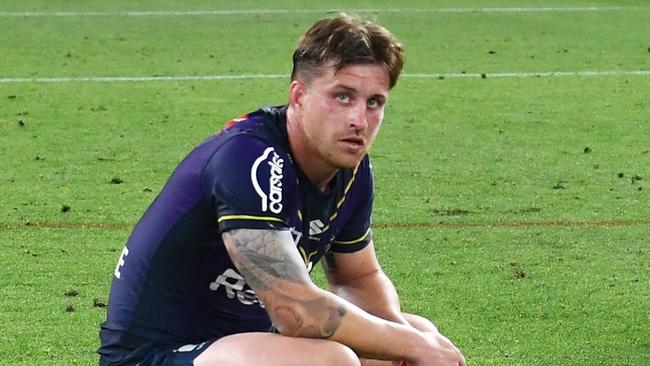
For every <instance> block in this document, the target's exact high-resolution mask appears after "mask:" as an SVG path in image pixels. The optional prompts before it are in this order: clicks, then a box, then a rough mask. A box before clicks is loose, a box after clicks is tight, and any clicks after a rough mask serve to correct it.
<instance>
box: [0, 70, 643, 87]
mask: <svg viewBox="0 0 650 366" xmlns="http://www.w3.org/2000/svg"><path fill="white" fill-rule="evenodd" d="M605 76H650V70H635V71H616V70H610V71H546V72H495V73H404V74H402V77H405V78H413V79H429V78H442V79H444V78H488V77H490V78H531V77H605ZM288 77H289V75H288V74H241V75H196V76H190V75H188V76H79V77H36V78H28V77H27V78H26V77H15V78H0V83H3V84H10V83H74V82H150V81H227V80H255V79H282V78H288Z"/></svg>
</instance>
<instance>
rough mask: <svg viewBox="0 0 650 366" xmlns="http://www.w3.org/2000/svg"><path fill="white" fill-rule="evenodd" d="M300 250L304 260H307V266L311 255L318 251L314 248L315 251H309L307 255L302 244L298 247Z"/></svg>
mask: <svg viewBox="0 0 650 366" xmlns="http://www.w3.org/2000/svg"><path fill="white" fill-rule="evenodd" d="M298 250H299V251H300V255H301V256H302V260H303V261H305V266H306V265H308V264H309V262H310V261H311V257H313V256H314V255H315V254H316V253H318V250H314V251H313V252H311V253H309V255H307V253H306V252H305V249H303V247H300V246H299V247H298Z"/></svg>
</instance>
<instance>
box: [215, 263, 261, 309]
mask: <svg viewBox="0 0 650 366" xmlns="http://www.w3.org/2000/svg"><path fill="white" fill-rule="evenodd" d="M245 284H246V281H245V280H244V277H242V275H240V274H239V273H237V272H236V271H235V270H234V269H232V268H228V269H227V270H225V271H224V272H223V274H221V275H219V277H217V279H216V280H214V282H211V283H210V290H212V291H217V290H219V289H220V288H221V287H223V288H224V289H225V291H226V296H228V298H229V299H235V298H237V300H238V301H239V302H240V303H242V304H244V305H253V304H259V305H260V306H261V307H264V305H263V304H262V303H261V302H260V300H259V299H258V298H257V295H256V294H255V291H253V290H251V289H246V290H244V285H245Z"/></svg>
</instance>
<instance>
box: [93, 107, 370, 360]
mask: <svg viewBox="0 0 650 366" xmlns="http://www.w3.org/2000/svg"><path fill="white" fill-rule="evenodd" d="M285 112H286V107H267V108H263V109H260V110H258V111H255V112H253V113H250V114H248V115H246V116H244V117H242V118H240V119H237V120H234V121H231V123H229V124H228V125H227V127H225V128H224V129H223V130H222V131H221V132H220V133H219V134H217V135H214V136H212V137H210V138H208V139H207V140H206V141H204V142H203V143H202V144H201V145H199V146H197V147H196V148H195V149H194V150H193V151H192V152H191V153H190V154H189V155H188V156H187V157H186V158H185V159H184V160H183V161H182V162H181V163H180V165H179V166H178V167H177V168H176V170H175V171H174V173H173V174H172V176H171V177H170V178H169V180H168V182H167V184H166V185H165V187H164V188H163V190H162V191H161V193H160V194H159V195H158V197H157V198H156V199H155V201H154V202H153V203H152V204H151V206H150V207H149V208H148V210H147V211H146V213H145V214H144V215H143V217H142V218H141V219H140V221H139V222H138V224H137V225H136V227H135V228H134V230H133V232H132V234H131V236H130V237H129V239H128V242H127V243H126V246H125V247H124V250H123V252H122V255H121V256H120V258H119V261H118V264H117V266H116V268H115V273H114V278H113V282H112V286H111V293H110V298H109V302H108V315H107V319H106V322H105V323H104V324H102V331H101V337H100V338H101V343H102V346H101V348H100V350H99V352H100V353H102V354H108V353H110V352H112V351H111V350H113V349H120V348H126V349H133V348H137V347H139V346H140V343H144V342H148V343H149V344H186V343H199V342H202V341H205V340H208V339H214V338H219V337H223V336H226V335H229V334H234V333H241V332H251V331H266V330H268V329H269V328H270V327H271V322H270V319H269V317H268V315H267V313H266V311H265V310H264V307H263V305H262V304H260V302H259V300H258V299H257V297H256V295H255V293H254V291H253V290H251V289H250V287H249V286H248V285H247V284H246V282H245V280H244V279H243V277H242V276H241V274H240V273H239V272H238V271H237V269H236V267H235V265H234V264H233V262H232V261H231V259H230V257H229V256H228V253H227V251H226V249H225V247H224V244H223V241H222V238H221V233H222V232H224V231H227V230H231V229H237V228H249V229H274V230H289V231H290V232H291V233H292V235H293V238H294V240H295V243H296V250H297V251H298V252H299V253H300V255H301V256H302V258H303V260H304V262H305V266H307V268H308V270H311V267H312V266H313V265H314V264H315V263H317V262H318V261H319V259H320V258H321V257H322V256H323V254H325V252H327V251H334V252H354V251H357V250H360V249H362V248H364V247H365V246H366V245H367V244H368V243H369V242H370V240H371V236H372V234H371V230H370V214H371V211H372V199H373V182H372V172H371V168H370V164H369V161H368V158H367V157H365V158H364V159H363V161H362V162H361V163H360V164H359V166H358V167H357V168H356V169H353V170H340V171H339V172H338V173H337V174H336V177H335V178H334V179H333V181H332V183H331V185H330V189H329V190H328V191H327V192H322V191H319V190H318V189H317V188H316V187H315V186H314V185H312V184H311V182H310V181H309V180H308V179H307V178H306V177H305V176H304V174H303V173H302V171H301V170H300V168H299V167H298V166H297V165H296V164H295V163H294V160H293V157H292V156H291V151H290V149H289V143H288V139H287V132H286V120H285V114H286V113H285Z"/></svg>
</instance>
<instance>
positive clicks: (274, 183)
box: [251, 147, 284, 214]
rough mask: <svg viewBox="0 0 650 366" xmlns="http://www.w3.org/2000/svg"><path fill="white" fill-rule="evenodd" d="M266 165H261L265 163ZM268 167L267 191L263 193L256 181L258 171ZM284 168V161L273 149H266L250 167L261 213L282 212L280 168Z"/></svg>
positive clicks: (281, 175)
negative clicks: (259, 200)
mask: <svg viewBox="0 0 650 366" xmlns="http://www.w3.org/2000/svg"><path fill="white" fill-rule="evenodd" d="M265 162H266V164H263V163H265ZM266 165H268V167H269V189H268V192H265V191H264V190H263V189H262V187H261V186H260V183H259V181H258V179H257V173H258V170H260V169H263V168H266ZM283 167H284V159H282V158H281V157H280V155H278V154H277V153H276V152H275V149H274V148H273V147H268V148H266V150H264V152H263V153H262V155H260V156H259V157H258V158H257V159H256V160H255V162H254V163H253V166H252V167H251V182H252V183H253V187H254V188H255V192H257V195H258V196H260V199H261V204H262V211H263V212H266V211H269V210H270V211H271V212H273V213H276V214H279V213H280V211H282V177H283V173H282V168H283Z"/></svg>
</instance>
